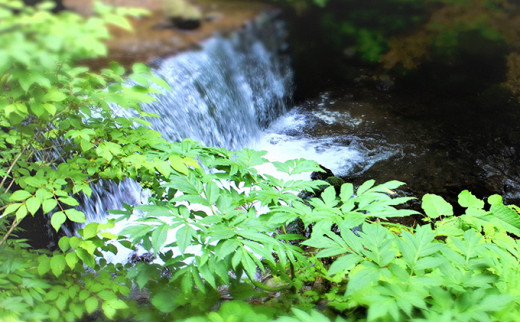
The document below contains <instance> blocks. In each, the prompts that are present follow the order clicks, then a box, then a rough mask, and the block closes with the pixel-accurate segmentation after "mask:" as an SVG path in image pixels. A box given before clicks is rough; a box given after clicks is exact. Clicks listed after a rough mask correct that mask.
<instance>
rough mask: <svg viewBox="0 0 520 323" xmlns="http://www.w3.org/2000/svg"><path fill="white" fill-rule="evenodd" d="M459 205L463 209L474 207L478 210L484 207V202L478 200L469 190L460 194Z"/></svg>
mask: <svg viewBox="0 0 520 323" xmlns="http://www.w3.org/2000/svg"><path fill="white" fill-rule="evenodd" d="M459 204H460V206H462V207H473V208H477V209H482V208H483V207H484V201H482V200H480V199H478V198H477V197H476V196H475V195H473V194H471V192H470V191H468V190H464V191H462V192H461V193H460V194H459Z"/></svg>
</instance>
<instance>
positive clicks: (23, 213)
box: [16, 204, 27, 221]
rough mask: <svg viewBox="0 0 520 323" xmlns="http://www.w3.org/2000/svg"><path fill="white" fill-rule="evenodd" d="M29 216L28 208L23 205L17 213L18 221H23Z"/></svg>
mask: <svg viewBox="0 0 520 323" xmlns="http://www.w3.org/2000/svg"><path fill="white" fill-rule="evenodd" d="M26 216H27V206H25V204H24V205H22V206H20V208H19V209H18V210H17V211H16V220H17V221H21V220H22V219H23V218H25V217H26Z"/></svg>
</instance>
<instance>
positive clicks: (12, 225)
mask: <svg viewBox="0 0 520 323" xmlns="http://www.w3.org/2000/svg"><path fill="white" fill-rule="evenodd" d="M18 224H20V222H19V221H18V220H17V219H14V220H13V223H11V227H10V228H9V230H8V231H7V232H6V234H5V235H4V236H3V237H2V240H0V246H1V245H3V244H4V242H5V241H6V240H7V237H9V235H10V234H11V233H12V232H13V230H14V229H15V228H16V227H17V226H18Z"/></svg>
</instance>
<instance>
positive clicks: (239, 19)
mask: <svg viewBox="0 0 520 323" xmlns="http://www.w3.org/2000/svg"><path fill="white" fill-rule="evenodd" d="M92 3H93V0H64V5H65V6H66V8H67V9H69V10H73V11H76V12H78V13H80V14H82V15H89V14H91V13H92ZM104 3H106V4H110V5H115V6H124V7H141V8H145V9H147V10H149V11H150V15H149V16H146V17H141V18H132V19H130V23H131V24H132V26H133V28H134V31H133V32H128V31H125V30H123V29H121V28H118V27H113V26H111V27H110V31H111V34H112V36H113V37H112V39H110V40H109V41H108V42H107V47H108V52H109V53H108V56H107V57H104V58H101V59H97V60H95V61H91V62H89V63H88V64H89V65H90V66H91V67H93V68H100V67H103V66H106V64H107V63H108V62H110V61H117V62H119V63H120V64H122V65H124V66H131V65H132V64H133V63H135V62H145V63H149V62H151V61H152V60H153V59H156V58H163V57H168V56H172V55H175V54H177V53H180V52H182V51H185V50H187V49H191V48H194V47H197V46H198V44H200V42H202V41H204V40H206V39H208V38H210V37H211V36H213V35H215V34H216V33H229V32H232V31H234V30H238V29H240V28H243V27H244V26H245V25H246V24H247V23H249V22H251V21H252V20H253V19H254V18H256V17H258V15H260V14H261V13H263V12H269V11H274V10H276V8H275V7H273V6H271V5H268V4H266V3H262V2H253V1H247V2H244V1H240V0H196V1H192V3H193V4H194V5H195V6H196V7H197V8H199V9H200V11H201V13H202V20H201V25H200V27H199V28H197V29H194V30H181V29H179V28H176V27H175V26H173V24H172V23H171V22H170V21H169V20H168V18H167V17H166V15H165V13H164V2H163V1H162V0H105V1H104Z"/></svg>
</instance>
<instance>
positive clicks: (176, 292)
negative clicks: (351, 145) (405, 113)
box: [0, 0, 520, 321]
mask: <svg viewBox="0 0 520 323" xmlns="http://www.w3.org/2000/svg"><path fill="white" fill-rule="evenodd" d="M14 9H18V10H19V12H18V13H16V14H14ZM49 9H50V6H48V5H42V6H40V7H38V8H36V9H33V8H27V7H24V6H23V5H22V3H21V2H18V1H11V0H9V1H5V0H0V17H1V18H2V19H1V20H0V41H1V42H2V43H3V44H8V45H7V46H6V47H2V48H1V49H0V86H1V87H2V92H1V94H0V109H2V111H3V113H2V114H0V125H1V126H2V127H3V132H2V134H0V146H1V148H2V150H3V151H4V153H3V154H2V159H1V163H0V172H1V175H0V176H1V182H0V186H1V187H0V189H1V190H2V194H1V195H0V202H1V205H2V206H1V208H2V210H3V211H2V212H3V213H2V216H1V220H2V222H0V229H1V230H2V234H3V239H2V240H1V241H0V257H1V259H2V261H1V262H0V289H1V293H0V319H1V320H2V321H65V320H66V321H81V320H118V321H127V320H135V321H172V320H177V321H181V320H185V321H190V320H196V321H205V320H207V321H228V320H229V321H243V320H247V321H255V320H257V321H272V320H281V321H329V320H334V319H337V320H353V321H354V320H356V321H362V320H381V321H382V320H396V321H412V320H427V321H434V320H435V321H454V320H457V321H459V320H464V321H470V320H471V321H472V320H475V321H476V320H478V321H481V320H482V321H491V320H498V321H502V320H503V321H506V320H507V321H516V320H518V317H520V313H519V311H518V308H519V306H518V305H519V301H520V293H519V292H518V291H520V286H519V285H518V284H519V283H518V282H520V277H519V275H520V272H519V270H518V261H519V257H520V244H519V243H518V240H517V239H516V238H517V237H518V236H520V216H519V215H518V211H519V208H517V207H515V206H509V205H504V204H503V201H502V199H501V197H499V196H496V195H494V196H491V197H489V199H488V201H487V202H488V204H486V203H485V202H484V201H482V200H480V199H478V198H477V197H476V196H474V195H472V194H471V193H470V192H469V191H464V192H462V193H461V194H460V195H459V204H460V206H461V207H463V208H464V209H465V212H464V214H462V215H459V216H454V211H453V207H452V206H451V205H450V204H449V203H447V202H446V201H445V200H444V199H443V198H442V197H439V196H436V195H433V194H427V195H425V196H424V197H423V198H422V207H423V210H424V212H425V217H424V219H423V222H424V223H425V224H424V225H422V226H417V227H415V228H412V227H406V226H403V225H400V224H398V223H393V222H392V221H394V222H395V219H399V218H401V217H405V216H411V215H413V216H417V215H418V212H417V211H413V210H408V209H405V208H404V207H403V206H402V204H403V203H405V202H407V201H409V200H410V199H411V198H410V197H397V196H395V195H396V194H395V192H394V190H395V189H396V188H398V187H400V186H401V185H402V184H403V183H401V182H399V181H390V182H387V183H383V184H379V185H376V183H375V181H374V180H370V181H367V182H365V183H363V184H362V185H360V186H359V187H354V186H353V185H352V184H351V183H343V182H342V181H340V180H339V179H337V178H329V179H328V181H301V180H290V179H288V180H284V179H280V178H275V177H273V176H270V175H267V174H261V173H259V172H258V170H257V169H256V168H255V167H256V166H259V165H261V164H263V163H265V162H267V161H266V159H265V158H264V157H263V156H264V154H265V152H258V151H254V150H250V149H244V150H241V151H236V152H232V151H228V150H226V149H222V148H213V147H204V146H202V145H200V144H198V143H196V142H194V141H191V140H184V141H182V142H178V143H169V142H166V141H165V140H163V139H162V138H161V137H160V135H159V134H157V133H155V132H153V131H151V130H149V129H148V128H147V127H146V125H147V123H146V122H145V121H143V120H141V119H138V118H127V117H118V116H114V115H113V112H112V109H111V106H110V105H109V103H110V104H117V105H119V106H121V108H126V109H133V110H135V111H136V112H137V113H138V115H139V116H147V114H146V113H143V112H141V111H140V108H139V104H140V103H141V102H149V101H150V100H152V96H151V94H152V93H153V92H154V91H157V90H155V89H156V87H153V86H151V84H150V83H149V82H154V83H157V84H159V85H160V84H163V82H161V80H158V79H156V78H154V77H153V76H151V75H150V74H149V72H148V69H147V68H146V67H145V66H144V65H142V64H136V65H135V66H134V67H133V70H132V72H131V73H130V74H129V75H128V77H130V78H131V79H133V80H134V82H133V83H132V84H134V85H128V84H127V83H125V82H124V80H125V77H126V76H124V75H125V73H126V71H125V70H124V69H123V68H122V67H120V66H118V65H117V64H113V65H112V66H111V67H110V68H107V69H105V70H103V71H102V72H101V73H100V74H95V73H92V72H90V71H89V70H88V69H87V68H84V67H78V66H77V62H78V61H79V60H81V59H87V58H92V57H96V56H97V55H101V54H103V53H104V52H105V47H104V45H103V44H102V42H101V41H102V40H103V39H105V38H106V37H107V35H108V34H107V32H106V29H105V27H104V25H103V24H104V23H105V22H111V23H116V24H117V25H118V26H120V27H126V28H127V27H129V25H128V24H127V23H126V22H125V21H126V20H124V19H123V18H122V16H121V15H119V14H118V12H117V11H114V10H115V9H113V8H109V7H105V6H99V7H98V11H99V15H98V16H93V17H91V18H81V17H79V16H77V15H74V14H72V13H67V12H64V13H61V14H60V15H57V16H55V15H52V14H50V12H49V11H48V10H49ZM64 46H66V47H64ZM64 48H66V49H67V50H64ZM28 71H30V73H28ZM53 151H60V152H61V154H59V155H58V154H54V153H53ZM273 165H274V166H275V167H276V169H277V170H278V171H280V172H283V173H285V174H287V175H292V174H299V173H303V172H311V171H317V170H319V166H318V165H317V163H315V162H312V161H307V160H290V161H287V162H283V163H282V162H276V163H273ZM124 178H133V179H135V180H137V181H139V182H140V183H141V184H142V185H143V186H144V187H146V188H148V189H149V190H150V193H151V197H150V200H149V203H148V204H147V205H142V206H127V207H126V210H120V211H114V212H113V213H114V214H119V216H118V217H117V221H130V224H129V225H127V226H126V228H125V229H124V230H123V231H122V232H120V233H118V234H115V233H113V232H112V231H111V230H113V226H114V220H111V221H108V222H107V223H104V224H100V223H88V224H86V225H85V226H84V227H83V228H82V229H80V230H78V232H77V235H75V236H71V237H68V236H65V237H62V238H61V239H60V240H59V242H58V247H59V249H58V250H55V251H48V250H34V249H31V248H30V247H29V246H28V245H27V244H26V242H24V241H22V240H16V239H13V238H11V239H7V237H8V236H9V235H11V234H12V232H13V230H14V229H15V228H16V226H17V225H18V224H19V222H20V221H21V220H22V219H23V218H25V217H27V216H29V215H30V216H43V215H44V214H52V216H51V219H50V222H51V225H52V226H53V227H54V229H56V230H58V229H59V228H60V227H61V226H62V224H63V223H64V222H65V221H67V220H68V221H72V222H78V223H84V222H86V219H85V215H84V214H82V213H81V212H79V211H77V210H76V209H75V208H74V207H75V206H77V205H78V202H77V201H76V199H75V198H74V197H73V196H74V195H73V194H76V193H79V192H83V193H85V194H87V195H89V194H90V192H91V189H90V184H91V183H95V182H97V181H98V180H100V179H104V180H115V181H119V180H122V179H124ZM302 191H306V192H308V194H307V195H304V194H298V193H300V192H302ZM303 196H307V197H306V198H303ZM309 196H310V197H309ZM134 211H139V212H141V213H142V216H140V217H137V216H136V214H137V213H138V212H134ZM298 227H300V228H298ZM138 246H140V247H141V248H143V249H145V251H147V252H149V254H150V255H152V256H153V257H154V259H153V261H146V260H143V261H136V262H129V263H126V264H113V263H110V262H109V261H108V260H109V259H110V256H111V255H112V254H118V253H120V252H122V251H123V249H124V248H129V249H131V250H135V249H137V247H138ZM226 299H232V300H230V301H228V300H226ZM253 304H256V305H253ZM318 309H319V310H318Z"/></svg>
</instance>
